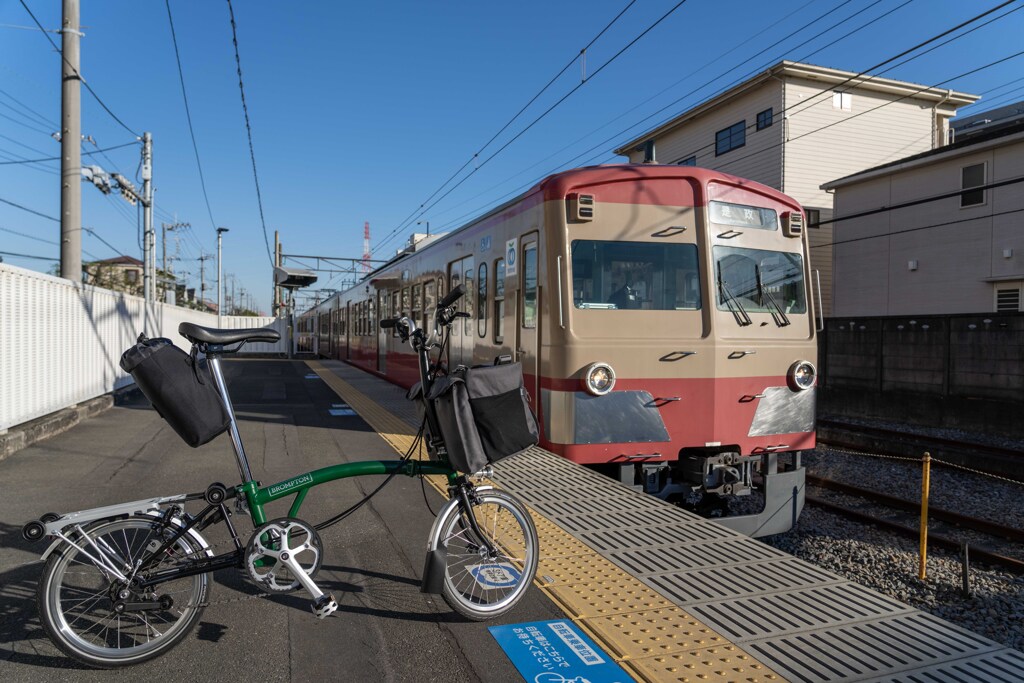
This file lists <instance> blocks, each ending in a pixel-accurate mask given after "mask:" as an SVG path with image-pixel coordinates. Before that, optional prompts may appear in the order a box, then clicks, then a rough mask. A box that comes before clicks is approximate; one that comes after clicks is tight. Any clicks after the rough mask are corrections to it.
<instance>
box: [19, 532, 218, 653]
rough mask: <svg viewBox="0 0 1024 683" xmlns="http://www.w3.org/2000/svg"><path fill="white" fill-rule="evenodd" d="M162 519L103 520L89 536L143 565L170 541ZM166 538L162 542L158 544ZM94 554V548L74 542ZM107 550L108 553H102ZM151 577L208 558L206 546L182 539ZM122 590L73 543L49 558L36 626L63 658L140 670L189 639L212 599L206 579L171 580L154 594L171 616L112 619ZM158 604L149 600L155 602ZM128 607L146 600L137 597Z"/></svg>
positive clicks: (154, 612)
mask: <svg viewBox="0 0 1024 683" xmlns="http://www.w3.org/2000/svg"><path fill="white" fill-rule="evenodd" d="M161 529H162V524H161V522H160V521H159V520H158V519H155V518H153V517H148V516H135V517H128V518H125V519H118V520H112V521H111V520H101V521H99V522H96V523H95V524H93V525H91V526H90V527H88V528H87V529H85V533H86V534H87V535H88V536H89V537H90V538H91V539H92V541H93V543H96V544H97V545H99V546H101V547H108V546H109V547H110V548H112V549H114V550H115V551H116V552H117V553H119V554H121V555H122V556H124V557H127V558H130V559H129V562H131V561H133V560H139V559H144V558H146V555H147V553H148V552H151V551H152V550H155V549H156V548H157V547H158V546H159V545H161V544H162V542H163V541H162V540H158V539H160V538H164V539H166V538H167V537H169V536H170V534H171V533H172V530H171V529H169V528H163V529H162V530H161ZM161 534H162V536H161ZM74 540H75V541H76V543H78V544H79V545H80V546H82V547H83V548H86V549H88V550H89V552H90V553H95V550H94V547H93V546H92V544H90V543H89V541H87V540H85V539H83V538H81V537H80V536H79V537H78V538H76V539H74ZM104 544H106V546H104ZM164 554H165V557H164V558H162V559H161V560H160V561H159V562H158V563H157V564H156V565H155V566H154V568H153V569H157V570H166V569H169V568H173V567H175V566H177V565H178V564H179V563H181V562H184V561H187V560H189V559H194V558H196V557H200V556H206V555H208V554H209V552H208V550H207V544H206V542H205V541H204V540H203V538H202V536H200V535H199V534H198V533H197V532H195V531H190V532H189V533H187V534H184V535H183V536H182V537H181V538H180V539H178V540H177V541H176V542H175V543H174V545H173V546H171V547H170V548H169V549H168V550H167V551H165V553H164ZM117 588H118V584H117V583H116V582H115V581H111V580H110V579H108V578H107V577H106V576H104V574H103V573H102V572H101V571H100V570H99V568H98V567H97V566H96V565H95V564H94V563H93V562H92V561H91V560H90V559H89V558H88V557H87V556H86V555H84V554H83V553H82V551H81V550H79V549H78V548H76V547H75V546H73V545H71V544H69V543H63V544H62V545H61V546H59V547H58V548H57V549H56V550H54V552H53V553H52V554H51V555H50V556H49V558H47V561H46V564H45V566H44V568H43V575H42V578H41V579H40V581H39V587H38V591H37V603H38V607H39V618H40V621H41V622H42V624H43V628H44V629H45V630H46V633H47V635H48V636H49V637H50V640H52V641H53V643H54V644H55V645H57V647H58V648H60V650H61V651H62V652H64V653H65V654H66V655H68V656H69V657H71V658H72V659H75V660H77V661H79V662H81V663H82V664H86V665H88V666H91V667H95V668H101V669H113V668H119V667H124V666H131V665H134V664H141V663H142V662H146V661H149V660H151V659H153V658H155V657H158V656H160V655H162V654H164V653H166V652H168V651H169V650H170V649H172V648H173V647H174V646H175V645H177V644H178V643H180V642H181V640H182V639H183V638H184V637H185V636H187V635H188V634H189V633H190V632H191V631H192V629H193V628H194V627H195V625H196V624H197V623H198V621H199V619H200V617H201V616H202V613H203V609H204V606H205V602H206V600H207V597H208V593H209V575H208V574H196V575H194V576H188V577H182V578H178V579H172V580H170V581H167V582H164V583H161V584H158V585H156V586H155V587H154V591H153V592H154V593H155V596H157V598H158V599H159V598H161V597H163V596H167V597H168V598H170V600H172V601H173V604H172V605H170V606H169V608H167V609H165V608H163V607H161V608H158V609H147V610H144V611H143V610H140V611H129V612H125V613H122V614H118V613H117V612H115V611H114V598H113V597H112V595H114V593H113V592H112V589H113V591H115V592H116V590H117ZM152 597H153V596H149V599H152ZM131 599H133V600H141V599H146V598H143V597H141V596H138V595H135V596H133V597H132V598H131Z"/></svg>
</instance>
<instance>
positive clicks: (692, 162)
mask: <svg viewBox="0 0 1024 683" xmlns="http://www.w3.org/2000/svg"><path fill="white" fill-rule="evenodd" d="M696 165H697V155H696V154H694V155H693V156H690V157H686V158H685V159H683V160H682V161H677V162H676V166H696Z"/></svg>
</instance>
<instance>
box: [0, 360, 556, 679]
mask: <svg viewBox="0 0 1024 683" xmlns="http://www.w3.org/2000/svg"><path fill="white" fill-rule="evenodd" d="M225 373H226V376H227V381H228V385H229V391H230V392H231V394H232V397H233V398H234V400H235V410H236V413H237V416H238V418H239V428H240V431H241V434H242V439H243V442H244V444H245V448H246V452H247V454H248V457H249V461H250V465H251V467H252V470H253V474H254V475H255V476H256V477H257V478H258V479H260V480H261V481H262V482H263V483H264V484H269V483H272V482H275V481H280V480H282V479H286V478H288V477H290V476H292V475H296V474H301V473H303V472H306V471H309V470H312V469H316V468H318V467H323V466H325V465H330V464H333V463H337V462H347V461H354V460H376V459H389V460H390V459H395V458H396V455H395V454H394V451H393V450H392V449H391V448H390V446H388V445H387V444H386V443H385V442H384V441H383V440H382V439H381V438H380V437H379V436H377V434H376V433H374V432H373V431H372V430H371V429H370V428H369V426H368V425H367V424H366V423H365V422H363V420H362V419H360V418H359V417H334V416H331V415H330V414H329V413H328V409H329V408H330V407H331V405H332V404H333V403H338V402H339V401H340V399H339V398H338V397H337V396H336V395H335V394H334V393H333V392H332V391H331V390H330V389H329V388H328V387H327V385H326V384H325V383H324V382H323V381H322V380H320V379H319V378H316V379H310V378H307V375H310V374H311V373H310V371H309V370H308V368H307V366H306V365H305V364H304V363H302V362H298V361H294V362H290V361H257V360H238V361H227V362H226V363H225ZM237 480H238V471H237V467H236V465H235V461H234V456H233V454H232V452H231V444H230V440H229V438H228V437H227V435H226V434H225V435H221V436H219V437H217V438H216V439H215V440H214V441H213V442H211V443H210V444H207V445H206V446H203V447H201V448H199V449H191V448H189V447H188V446H187V445H186V444H185V443H184V442H183V441H181V439H179V438H178V436H177V435H176V434H175V433H174V432H173V431H172V430H171V429H170V427H168V426H167V424H166V423H165V422H164V421H163V420H162V419H161V418H160V417H159V416H158V415H157V414H156V412H155V411H153V410H152V409H151V408H150V407H149V405H148V403H147V402H146V401H145V399H141V398H140V399H138V400H135V401H132V402H131V403H129V404H128V405H125V406H120V407H115V408H112V409H111V410H109V411H107V412H105V413H103V414H101V415H99V416H97V417H95V418H92V419H90V420H87V421H85V422H83V423H82V424H80V425H78V426H76V427H74V428H73V429H71V430H69V431H68V432H65V433H63V434H60V435H57V436H55V437H53V438H51V439H48V440H46V441H43V442H40V443H37V444H35V445H33V446H30V447H28V448H26V449H24V450H22V451H19V452H17V453H15V454H14V455H12V456H11V457H9V458H8V459H6V460H4V461H0V484H2V491H3V495H2V496H0V547H2V548H3V552H2V554H0V653H2V656H0V679H2V680H5V681H18V682H21V681H26V682H30V681H48V682H52V681H53V680H55V678H57V679H59V680H69V681H100V680H102V681H109V680H124V681H143V680H145V681H152V680H163V681H206V680H223V679H229V678H236V679H237V678H242V679H258V680H262V681H309V680H326V681H417V682H419V681H521V680H522V678H521V677H520V676H519V674H518V672H517V671H516V670H515V667H514V666H513V665H512V663H511V662H510V661H509V660H508V659H507V658H506V656H505V654H504V652H503V651H502V650H501V648H500V647H499V646H498V645H497V643H496V642H495V641H494V639H493V638H492V637H491V635H490V633H489V632H488V631H487V627H488V626H491V625H496V624H507V623H520V622H528V621H539V620H544V619H556V618H561V617H562V616H563V615H562V613H561V611H560V610H559V609H558V608H557V607H556V606H554V605H553V604H552V603H551V602H550V601H549V600H548V599H547V598H546V597H545V596H544V595H543V594H542V593H541V592H540V591H538V590H537V589H536V588H535V587H531V589H530V591H529V592H528V594H527V595H526V597H525V598H524V599H523V601H522V602H521V603H520V604H519V605H518V606H517V607H516V609H515V610H513V611H512V613H511V614H509V615H506V617H504V618H502V619H497V620H494V621H492V622H483V623H479V622H471V621H467V620H465V619H463V618H462V617H461V616H459V615H458V614H456V613H455V612H454V611H452V610H451V609H450V608H449V607H448V605H447V604H446V603H445V601H444V599H443V598H442V597H441V596H431V595H426V594H423V593H420V592H419V578H420V574H421V572H422V568H423V559H424V551H425V544H426V539H427V535H428V533H429V530H430V525H431V523H432V522H433V515H432V514H431V513H430V512H429V511H428V508H427V504H426V503H425V502H424V493H423V489H425V491H426V494H425V495H426V498H427V500H428V501H429V504H430V507H432V508H433V510H434V511H437V510H439V509H440V507H441V505H442V504H443V502H444V501H443V499H442V497H441V496H439V495H438V494H437V493H436V492H435V491H434V490H433V489H431V488H430V487H429V486H425V487H422V488H421V484H420V482H419V480H416V479H411V478H408V477H396V478H395V479H393V480H392V481H391V483H390V484H389V485H388V486H387V487H385V488H384V489H383V490H382V491H381V492H380V493H379V494H378V495H377V496H376V497H374V498H373V499H372V500H371V501H370V502H369V503H368V504H367V505H364V506H363V507H362V508H360V509H359V510H358V511H357V512H355V513H354V514H353V515H351V516H350V517H349V518H347V519H346V520H345V521H343V522H342V523H340V524H339V525H337V526H335V527H332V528H330V529H328V530H326V531H324V532H323V541H324V548H325V560H324V563H323V568H322V569H321V571H320V574H319V575H318V577H317V582H318V584H319V585H320V586H321V588H323V589H324V590H325V591H329V592H332V593H333V594H334V595H335V597H336V598H337V599H338V602H339V604H340V609H339V610H338V612H337V613H336V614H335V615H333V616H332V617H329V618H328V619H326V620H324V621H318V620H317V619H315V618H314V617H313V616H312V614H311V613H310V611H309V607H308V605H309V601H308V598H307V596H306V595H305V594H304V593H293V594H287V595H283V596H282V595H275V596H272V597H253V596H254V595H255V594H256V593H258V589H257V588H256V587H255V585H254V584H252V583H251V582H250V581H248V579H247V578H246V577H245V575H244V573H243V572H242V571H241V570H235V569H228V570H223V571H221V572H218V573H217V574H215V579H214V582H213V586H212V588H211V595H210V599H211V601H212V603H213V604H211V605H210V607H208V608H206V611H205V612H204V614H203V616H202V619H201V620H200V623H199V626H198V627H197V628H196V629H195V630H194V631H193V632H192V633H191V634H190V635H189V636H188V637H187V638H186V639H185V640H184V641H183V642H182V643H181V644H180V645H178V646H177V647H176V648H174V649H172V650H171V651H170V652H169V653H167V654H166V655H164V656H162V657H160V658H158V659H156V660H153V661H151V662H147V663H145V664H141V665H139V666H136V667H131V668H128V669H122V670H118V671H116V672H104V671H97V670H93V669H88V668H84V667H81V666H80V665H78V664H77V663H76V662H75V661H73V660H71V659H69V658H67V657H65V656H64V655H63V654H62V653H61V652H60V651H59V650H58V649H57V648H56V647H55V646H54V645H52V644H51V643H50V641H49V640H48V639H47V637H46V635H45V633H44V632H43V629H42V626H41V625H40V623H39V619H38V616H37V613H36V604H35V602H36V597H35V596H36V582H37V580H38V578H39V575H40V572H41V569H42V565H41V564H40V563H39V562H37V561H36V560H38V557H39V555H40V554H41V553H42V551H43V550H44V549H45V547H46V544H45V543H42V542H40V543H38V544H34V545H30V544H28V543H26V542H25V541H24V540H23V539H22V538H21V525H22V524H23V523H25V522H26V521H28V520H30V519H34V518H37V517H38V516H39V515H41V514H42V513H44V512H47V511H51V510H52V511H56V512H69V511H74V510H81V509H86V508H91V507H97V506H100V505H109V504H112V503H117V502H123V501H126V500H136V499H142V498H149V497H154V496H161V495H171V494H176V493H186V492H196V491H202V490H204V489H205V488H206V486H207V485H208V484H209V483H211V482H214V481H222V482H225V483H229V484H233V483H235V482H236V481H237ZM382 480H383V478H382V477H363V478H355V479H347V480H339V481H335V482H331V483H329V484H326V485H323V486H320V487H317V488H315V489H313V490H312V491H311V492H310V494H309V496H308V497H307V499H306V502H305V503H304V504H303V508H302V511H301V513H300V515H301V517H302V518H303V519H305V520H306V521H309V522H312V523H318V522H320V521H322V520H324V519H326V518H328V517H330V516H332V515H333V514H335V513H337V512H339V511H341V510H343V509H345V508H347V507H348V506H349V505H351V504H352V503H355V502H356V501H358V500H359V499H361V498H362V497H363V496H365V495H366V494H367V493H369V492H370V491H372V490H373V489H374V488H376V487H377V485H378V484H379V483H380V482H381V481H382ZM289 504H290V498H289V499H288V502H285V503H280V502H279V503H275V504H274V505H273V506H270V507H269V508H268V514H269V516H270V517H271V518H272V517H274V516H284V515H285V514H286V513H287V507H288V505H289ZM234 521H235V522H236V523H237V524H238V526H239V532H240V534H242V535H243V537H245V538H248V535H249V532H251V524H250V523H249V522H248V520H247V519H243V518H242V517H240V516H237V515H236V516H235V517H234ZM204 535H206V536H207V538H208V540H210V541H211V542H213V543H223V542H224V541H226V539H227V536H226V534H225V533H223V532H222V531H221V530H219V529H218V530H217V531H216V532H215V531H214V530H213V529H208V530H207V531H206V532H204ZM216 549H217V550H218V551H222V550H226V549H229V546H225V545H221V546H220V547H218V548H216Z"/></svg>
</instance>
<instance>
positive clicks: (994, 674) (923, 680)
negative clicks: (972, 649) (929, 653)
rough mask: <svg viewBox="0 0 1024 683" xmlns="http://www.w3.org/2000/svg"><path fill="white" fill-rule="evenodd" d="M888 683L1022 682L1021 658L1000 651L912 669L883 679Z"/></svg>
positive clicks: (1023, 666)
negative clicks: (910, 671) (950, 682)
mask: <svg viewBox="0 0 1024 683" xmlns="http://www.w3.org/2000/svg"><path fill="white" fill-rule="evenodd" d="M875 680H877V681H879V683H880V682H881V680H885V681H888V682H890V683H949V681H958V683H993V681H1002V682H1004V683H1011V682H1012V681H1024V654H1021V653H1020V652H1017V651H1015V650H1000V651H999V652H989V653H986V654H983V655H975V656H973V657H967V658H965V659H958V660H956V661H953V662H946V663H944V664H936V665H935V666H929V667H925V668H923V669H914V671H913V673H906V674H903V675H900V676H886V677H885V678H884V679H875Z"/></svg>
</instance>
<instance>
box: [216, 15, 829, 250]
mask: <svg viewBox="0 0 1024 683" xmlns="http://www.w3.org/2000/svg"><path fill="white" fill-rule="evenodd" d="M847 1H848V2H849V0H847ZM229 2H230V0H229ZM686 2H687V0H680V1H679V2H678V3H676V4H675V5H674V6H673V7H672V8H671V9H669V10H668V11H667V12H665V14H663V15H662V16H661V17H660V18H658V19H657V20H656V21H655V22H654V23H653V24H651V25H650V26H648V27H647V28H646V29H644V30H643V31H641V32H640V33H639V34H638V35H637V36H636V37H635V38H633V40H631V41H629V43H627V44H626V45H625V46H624V47H623V48H621V49H620V50H619V51H618V52H616V53H615V54H614V55H612V56H611V57H610V58H609V59H607V60H606V61H605V62H604V63H602V64H601V66H599V67H598V68H597V69H595V70H594V71H593V72H591V73H590V74H589V75H587V76H585V77H584V78H583V79H582V80H581V81H580V82H579V83H578V84H577V85H576V86H575V87H573V88H572V89H571V90H569V92H567V93H566V94H564V95H563V96H562V97H561V98H559V99H558V100H557V101H555V103H554V104H552V105H551V106H550V107H548V108H547V109H545V110H544V111H543V112H542V113H541V114H540V115H539V116H537V117H536V118H534V119H533V121H531V122H530V123H529V124H527V126H526V127H525V128H523V129H522V130H520V131H519V132H518V133H516V134H515V135H514V136H513V137H512V138H510V139H509V140H508V141H506V142H505V144H504V145H502V146H501V147H500V148H498V149H497V150H496V151H495V152H493V153H491V154H490V155H489V156H488V157H487V158H486V159H484V160H483V161H481V162H480V163H479V164H477V165H476V167H475V168H474V169H473V170H472V171H470V172H469V173H468V174H467V175H465V176H463V178H462V179H461V180H459V181H458V182H457V183H455V184H454V185H453V186H452V187H450V188H449V189H448V191H447V192H445V193H444V194H442V195H441V196H440V197H438V198H436V199H435V200H434V201H433V203H432V204H430V205H429V206H426V207H424V208H422V209H421V210H419V212H418V215H417V216H416V217H417V218H419V217H422V216H423V215H425V213H426V212H427V211H429V210H430V208H431V207H433V206H436V205H437V203H438V202H440V201H442V200H443V199H444V198H445V197H447V196H448V195H449V194H451V193H452V192H453V191H455V190H456V189H457V188H458V187H459V186H460V185H462V183H464V182H466V181H467V180H468V179H469V178H471V177H473V176H474V175H475V174H476V173H477V172H479V171H480V169H482V168H483V167H484V166H486V165H487V164H488V163H489V162H490V161H491V160H493V159H494V158H495V157H496V156H498V155H499V154H501V153H502V152H503V151H505V150H506V149H507V148H508V147H509V146H510V145H511V144H512V143H514V142H515V141H516V140H518V139H519V138H520V137H522V136H523V135H524V134H525V133H526V132H527V131H529V130H530V129H531V128H533V127H534V126H535V125H536V124H537V123H539V122H540V121H542V120H543V119H544V118H545V117H547V115H548V114H550V113H551V112H552V111H554V110H555V109H556V108H557V107H558V106H559V105H561V104H562V103H563V102H565V101H566V100H567V99H568V98H569V97H571V96H572V95H573V94H574V93H575V92H576V91H578V90H579V89H580V88H582V87H583V86H584V85H586V84H587V83H589V82H590V81H591V80H592V79H593V78H594V77H596V76H597V75H598V74H599V73H601V72H602V71H603V70H604V69H605V68H607V67H608V66H609V65H610V64H612V63H613V62H614V61H615V60H617V59H618V58H619V57H620V56H622V54H624V53H625V52H626V51H627V50H629V48H631V47H633V45H635V44H636V43H637V42H638V41H639V40H641V39H642V38H643V37H644V36H646V35H647V34H648V33H650V32H651V31H652V30H654V29H655V28H656V27H657V26H658V25H660V24H661V23H662V22H663V21H665V19H667V18H668V17H669V16H671V15H672V14H673V13H674V12H675V11H676V10H678V9H679V8H680V7H682V6H683V5H684V4H686ZM402 227H403V226H399V227H398V228H395V229H394V230H392V231H391V232H390V233H389V234H388V235H387V236H386V237H385V239H384V240H382V241H381V242H379V243H378V244H377V246H376V247H375V248H374V249H379V248H381V247H383V246H384V244H386V243H387V242H389V241H391V240H392V239H394V237H395V235H396V234H397V233H398V231H399V230H401V229H402ZM372 252H373V250H371V253H372Z"/></svg>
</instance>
